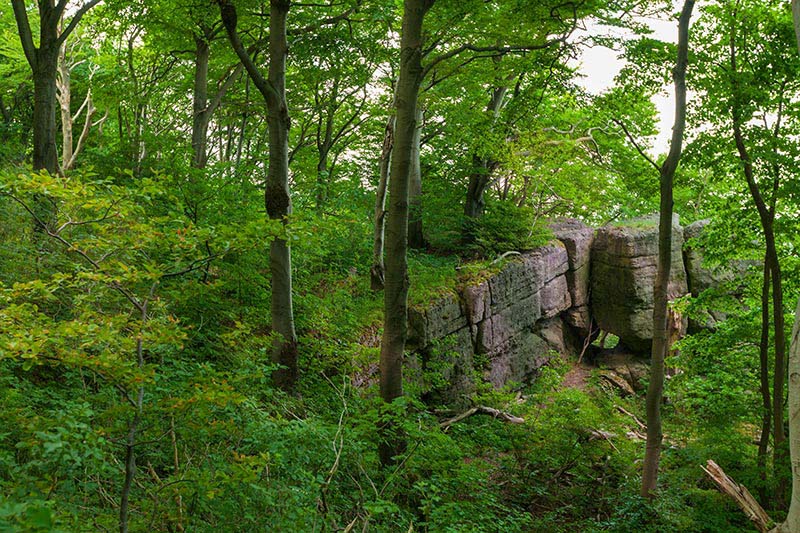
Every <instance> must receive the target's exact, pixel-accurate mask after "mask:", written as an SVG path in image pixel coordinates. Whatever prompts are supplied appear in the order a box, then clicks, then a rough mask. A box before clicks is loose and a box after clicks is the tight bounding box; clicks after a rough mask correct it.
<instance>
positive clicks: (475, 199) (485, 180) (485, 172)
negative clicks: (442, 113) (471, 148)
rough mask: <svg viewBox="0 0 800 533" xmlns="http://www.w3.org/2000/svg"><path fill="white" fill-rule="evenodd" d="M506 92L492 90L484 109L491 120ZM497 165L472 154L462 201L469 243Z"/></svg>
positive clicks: (501, 106)
mask: <svg viewBox="0 0 800 533" xmlns="http://www.w3.org/2000/svg"><path fill="white" fill-rule="evenodd" d="M506 92H507V87H496V88H495V89H494V90H493V91H492V96H491V98H490V99H489V104H488V105H487V106H486V111H487V112H488V113H491V115H492V120H493V121H496V120H497V118H498V117H499V116H500V110H501V109H502V108H503V101H504V99H505V95H506ZM498 166H499V163H498V162H497V161H494V160H493V159H491V158H487V157H482V156H480V155H478V154H477V153H476V154H474V155H473V156H472V173H471V174H470V176H469V185H468V186H467V198H466V201H465V202H464V217H465V219H466V220H465V223H464V230H463V239H464V242H467V243H469V242H472V241H473V240H474V222H475V220H477V219H478V218H480V217H481V216H483V208H484V206H485V203H486V201H485V199H484V195H485V194H486V189H488V188H489V184H490V183H491V181H492V174H493V173H494V171H495V170H496V169H497V167H498Z"/></svg>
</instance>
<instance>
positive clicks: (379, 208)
mask: <svg viewBox="0 0 800 533" xmlns="http://www.w3.org/2000/svg"><path fill="white" fill-rule="evenodd" d="M394 122H395V116H394V115H392V116H391V117H389V120H388V121H387V122H386V129H385V131H384V134H383V148H382V149H381V159H380V181H378V189H377V191H376V192H375V217H374V223H373V228H374V231H375V235H374V237H373V241H372V242H373V244H372V268H371V269H370V285H371V287H372V290H373V291H380V290H383V285H384V264H383V246H384V244H383V243H384V230H385V227H386V192H387V190H388V186H389V172H390V168H389V167H390V165H391V162H392V148H393V147H394Z"/></svg>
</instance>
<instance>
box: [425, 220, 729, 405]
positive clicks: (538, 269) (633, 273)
mask: <svg viewBox="0 0 800 533" xmlns="http://www.w3.org/2000/svg"><path fill="white" fill-rule="evenodd" d="M657 220H658V219H657V217H646V218H640V219H634V220H631V221H627V222H625V223H623V224H617V225H608V226H605V227H602V228H600V229H598V230H596V231H595V230H594V229H592V228H590V227H588V226H586V225H585V224H583V223H582V222H580V221H577V220H570V219H567V220H558V221H555V222H553V223H552V224H551V226H550V227H551V229H552V231H553V234H554V236H555V238H556V240H554V241H552V242H551V243H549V244H547V245H545V246H542V247H539V248H536V249H534V250H531V251H528V252H525V253H523V254H522V255H520V256H517V257H514V258H512V259H509V260H507V262H506V263H505V264H504V265H503V266H502V268H501V269H500V270H499V272H497V273H495V274H493V275H491V276H489V277H487V278H486V279H482V280H480V281H476V282H474V283H471V284H467V285H466V286H463V287H460V288H459V289H458V291H457V293H453V294H448V295H445V296H442V297H440V298H438V299H437V300H436V301H434V302H431V303H430V304H428V305H427V306H425V307H424V308H415V309H411V310H410V311H409V349H410V350H412V351H413V352H414V353H415V354H416V355H417V356H418V357H417V359H416V360H417V361H418V362H419V364H418V365H416V366H417V368H419V369H421V372H418V373H417V374H418V379H420V380H422V381H427V383H423V384H422V385H423V386H424V387H425V388H426V389H427V390H432V391H433V393H432V394H433V396H434V398H435V399H438V400H442V401H445V402H454V401H455V402H458V401H459V400H461V401H465V398H466V397H467V396H468V395H469V393H471V392H473V391H474V390H475V385H476V381H477V380H484V381H487V382H489V383H491V384H492V385H493V386H495V387H498V388H499V387H502V386H507V385H515V384H516V385H521V384H524V383H526V382H528V381H530V380H531V379H532V378H533V377H534V376H535V375H536V373H537V371H538V370H539V368H541V367H542V366H543V365H544V364H546V363H547V362H548V361H549V360H550V359H551V358H552V357H556V356H558V355H559V354H561V355H562V356H566V355H570V354H573V355H574V354H577V353H579V352H580V350H581V348H582V346H583V342H584V340H585V339H586V337H587V336H588V335H591V334H592V333H593V332H592V324H595V325H596V326H595V330H596V328H597V327H599V328H600V329H602V330H604V331H606V332H610V333H613V334H615V335H617V336H618V337H619V338H620V342H621V343H622V344H624V346H625V347H626V348H628V349H629V350H630V351H631V352H633V353H640V354H642V355H643V356H644V357H645V358H646V355H647V354H649V350H650V343H651V339H652V317H653V284H654V281H655V275H656V265H657V255H658V227H657V226H658V224H657ZM702 227H703V224H701V223H696V224H693V225H691V226H689V228H691V229H690V230H689V232H690V235H691V236H695V235H696V234H697V232H699V231H701V230H702ZM683 243H684V231H683V228H682V227H681V226H680V224H679V223H678V218H677V216H676V217H675V218H674V220H673V242H672V244H673V247H672V269H671V278H670V288H669V290H670V297H671V298H676V297H679V296H683V295H684V294H686V293H687V292H688V290H689V287H691V288H692V289H693V290H698V291H699V290H703V289H705V288H708V287H710V286H714V285H715V284H717V283H719V282H720V281H723V280H724V279H727V278H723V277H719V276H718V275H716V274H713V273H711V272H709V271H708V270H707V269H706V268H705V267H704V266H703V265H702V255H701V254H700V253H699V251H698V250H687V253H686V256H685V257H686V266H687V267H688V271H689V276H688V280H687V270H686V268H685V267H684V254H683V250H682V247H683ZM725 275H726V276H728V275H729V274H725ZM687 282H688V283H687ZM684 327H685V324H684ZM412 366H414V365H412ZM637 368H638V366H637ZM426 376H427V378H426ZM434 381H435V383H434Z"/></svg>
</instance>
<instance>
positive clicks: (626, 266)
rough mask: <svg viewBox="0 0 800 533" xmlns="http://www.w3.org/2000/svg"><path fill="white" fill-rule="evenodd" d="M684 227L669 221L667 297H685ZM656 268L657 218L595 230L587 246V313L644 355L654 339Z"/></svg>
mask: <svg viewBox="0 0 800 533" xmlns="http://www.w3.org/2000/svg"><path fill="white" fill-rule="evenodd" d="M682 248H683V228H682V227H681V226H680V224H679V223H678V216H677V215H674V217H673V221H672V265H671V267H670V282H669V298H670V299H674V298H678V297H680V296H683V295H685V294H686V293H687V292H688V288H687V283H686V270H685V269H684V266H683V251H682ZM657 267H658V219H657V217H647V218H639V219H633V220H630V221H628V222H625V223H624V224H620V225H608V226H604V227H602V228H600V229H598V230H597V235H596V236H595V239H594V243H593V245H592V272H591V290H592V309H593V312H594V319H595V320H596V321H597V324H598V325H599V326H600V328H601V329H602V330H604V331H608V332H611V333H613V334H614V335H616V336H618V337H619V338H620V342H623V343H624V344H625V345H626V346H627V347H629V348H631V349H632V350H634V351H640V352H645V351H647V350H648V349H649V347H650V344H651V341H652V338H653V285H654V284H655V278H656V271H657Z"/></svg>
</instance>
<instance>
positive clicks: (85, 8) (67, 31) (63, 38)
mask: <svg viewBox="0 0 800 533" xmlns="http://www.w3.org/2000/svg"><path fill="white" fill-rule="evenodd" d="M65 3H66V2H65ZM99 3H100V0H90V1H89V2H86V3H85V4H83V5H82V6H81V8H80V9H79V10H78V11H77V12H76V13H75V14H74V15H73V16H72V20H70V21H69V24H68V25H67V27H66V28H64V31H62V32H61V35H59V36H58V39H57V40H56V44H57V45H58V46H61V45H62V44H64V41H66V40H67V37H69V34H70V33H72V32H73V30H75V28H76V27H77V26H78V23H79V22H80V21H81V19H82V18H83V16H84V15H85V14H86V13H87V12H88V11H89V10H90V9H92V8H93V7H94V6H96V5H97V4H99Z"/></svg>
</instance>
